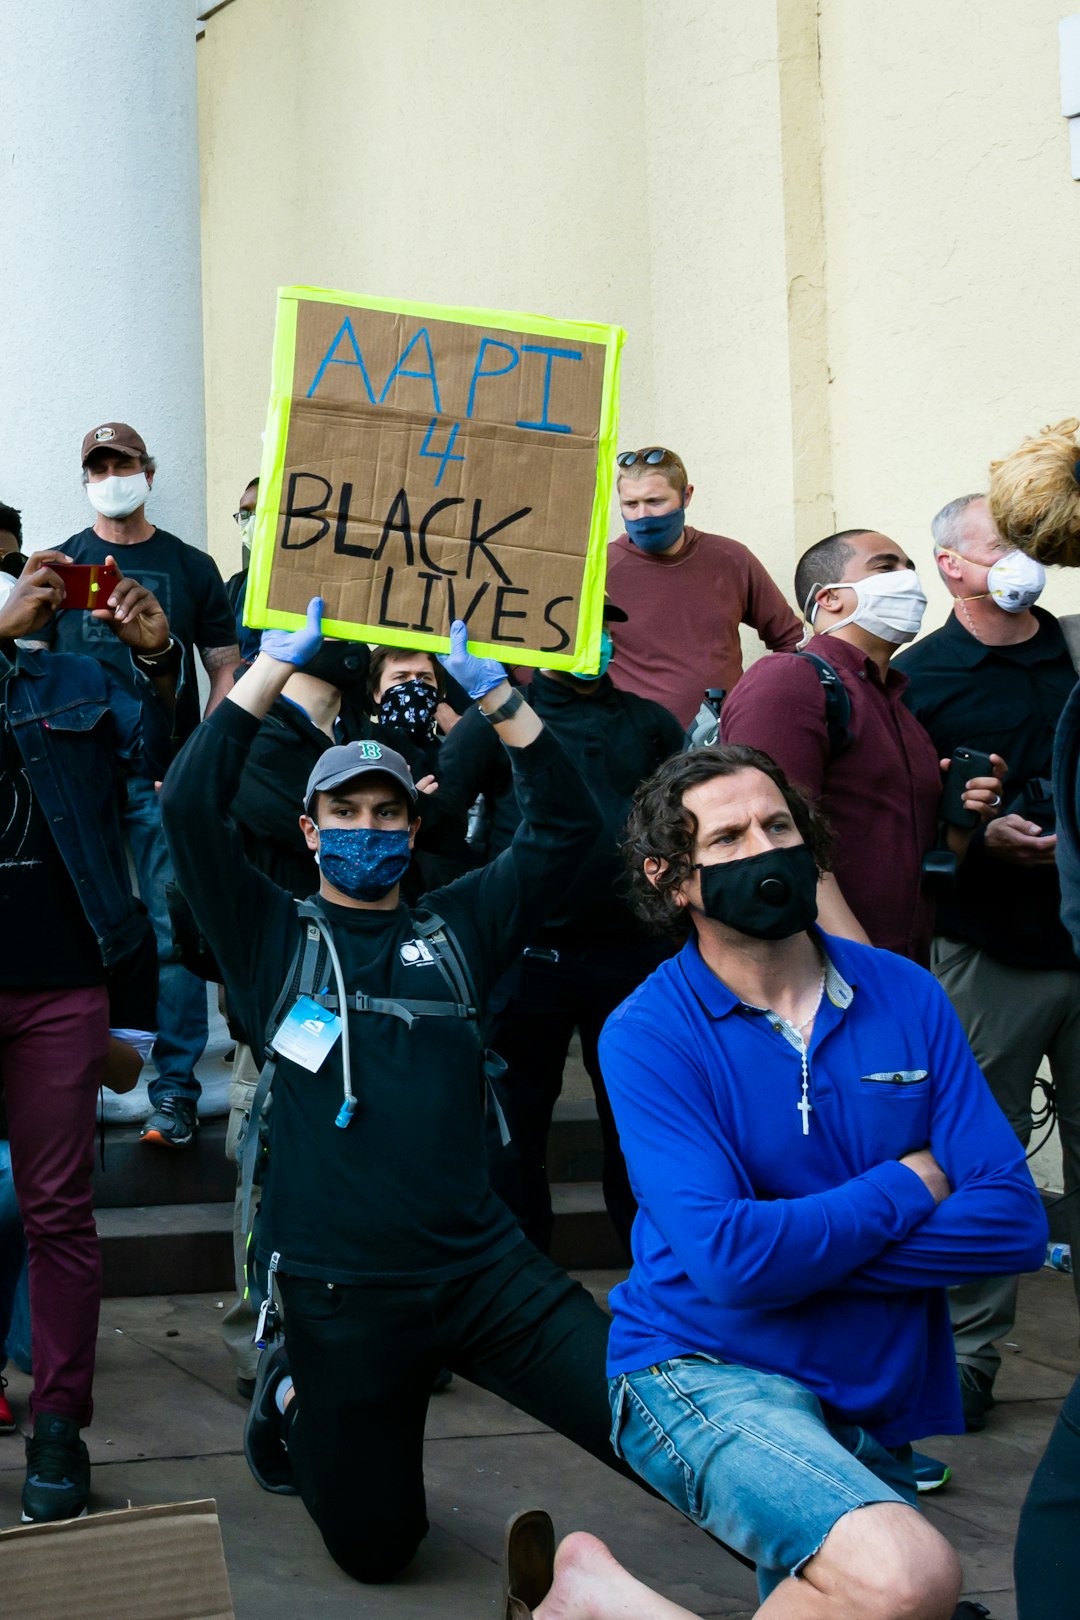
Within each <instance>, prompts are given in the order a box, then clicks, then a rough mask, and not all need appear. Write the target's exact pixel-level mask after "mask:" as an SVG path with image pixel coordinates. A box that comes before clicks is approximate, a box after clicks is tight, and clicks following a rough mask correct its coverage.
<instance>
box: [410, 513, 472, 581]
mask: <svg viewBox="0 0 1080 1620" xmlns="http://www.w3.org/2000/svg"><path fill="white" fill-rule="evenodd" d="M464 505H465V498H464V496H462V495H447V496H445V497H444V498H443V499H442V500H441V501H436V502H435V505H434V506H433V507H432V508H431V510H430V512H425V513H424V516H423V519H422V521H421V524H420V533H419V535H418V536H417V546H418V548H419V551H420V561H421V562H422V563H423V565H424V567H425V568H434V570H435V572H436V573H437V574H456V573H457V569H456V568H440V567H439V564H438V563H437V562H436V561H435V559H434V557H429V556H428V549H427V531H428V524H429V523H430V522H431V520H432V518H433V517H434V516H435V514H436V513H437V512H441V511H443V510H444V508H446V507H447V506H464Z"/></svg>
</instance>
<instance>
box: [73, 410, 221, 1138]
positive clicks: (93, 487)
mask: <svg viewBox="0 0 1080 1620" xmlns="http://www.w3.org/2000/svg"><path fill="white" fill-rule="evenodd" d="M81 459H82V479H83V485H84V487H85V490H86V497H87V500H88V501H89V503H90V505H91V506H92V507H93V509H94V513H95V516H94V522H93V524H92V526H91V527H90V528H88V529H83V530H82V531H81V532H80V533H79V534H74V535H72V536H71V537H70V538H69V539H67V540H65V541H64V542H63V544H62V545H61V546H60V548H59V549H60V550H61V551H63V552H66V554H67V557H68V559H69V560H70V561H71V562H74V563H79V564H82V565H84V566H85V565H87V564H90V565H93V566H96V567H101V566H102V565H103V564H104V563H105V560H106V558H107V557H108V556H109V555H110V554H112V555H113V556H115V557H119V558H121V559H122V561H123V567H124V571H125V572H126V573H129V574H131V575H133V576H134V578H135V579H137V580H138V581H139V582H140V583H141V584H143V585H145V586H146V587H147V589H148V590H151V591H153V593H154V595H155V596H156V597H157V599H158V600H159V601H160V603H161V605H162V609H163V611H164V613H165V614H166V616H167V618H168V621H169V625H170V628H171V631H172V635H173V637H174V638H175V641H176V645H177V646H178V647H179V649H180V652H181V656H182V659H183V664H182V668H183V679H182V681H181V682H180V685H179V688H178V693H177V707H176V717H175V728H176V736H177V741H178V742H183V741H184V739H185V738H186V737H188V736H190V734H191V733H192V731H194V729H195V727H196V726H197V725H198V724H199V693H198V677H197V671H196V667H195V652H196V649H197V650H198V653H199V657H200V659H201V661H202V664H203V667H204V669H205V670H206V672H207V675H208V676H209V678H210V700H209V704H208V708H209V709H212V708H213V707H214V705H215V704H216V703H218V702H220V701H221V699H222V698H223V697H224V696H225V694H226V692H227V691H228V690H229V688H230V686H231V685H232V672H233V670H234V669H235V667H236V665H237V663H238V662H239V659H240V650H239V647H238V646H237V643H236V627H235V624H234V622H233V614H232V609H231V608H230V606H229V601H228V597H227V596H226V595H225V587H224V585H223V584H222V581H221V575H220V574H219V573H218V570H217V565H216V564H215V563H214V561H213V559H212V558H211V557H209V556H207V554H206V552H205V551H202V550H200V549H199V548H198V547H197V546H192V545H188V544H187V543H186V542H185V541H183V540H180V539H178V538H177V536H176V535H174V534H168V533H166V531H165V530H164V529H159V528H156V527H155V525H154V524H153V523H152V522H151V521H150V520H149V519H148V518H147V515H146V503H147V501H148V500H149V499H150V498H151V495H152V492H153V487H154V479H155V476H156V471H157V469H156V463H155V461H154V458H153V456H151V455H150V454H149V452H148V450H147V448H146V443H145V440H144V439H143V437H142V435H141V434H140V433H137V432H136V431H135V429H134V428H133V427H130V426H129V425H128V424H127V423H126V422H102V423H100V424H99V425H98V426H97V427H93V428H91V429H90V431H89V432H88V433H87V434H86V436H85V437H84V439H83V441H82V458H81ZM45 634H46V638H47V639H49V640H50V641H51V643H52V645H53V647H54V648H55V649H56V650H57V651H58V652H78V653H86V654H87V655H88V656H89V657H91V658H96V659H98V660H99V661H100V662H101V663H104V664H108V665H110V666H111V668H112V671H113V673H114V674H115V675H116V676H117V677H118V678H119V679H120V680H121V681H127V680H128V679H129V675H128V670H127V667H126V664H125V662H124V660H123V658H122V657H121V656H119V655H118V653H117V650H116V646H115V642H114V640H113V638H112V636H111V635H110V634H109V632H108V630H106V629H104V628H103V627H102V625H101V624H99V623H98V622H97V621H96V620H95V619H94V617H93V615H92V614H86V613H81V612H71V611H63V612H60V613H58V614H57V617H56V620H55V622H54V624H53V625H51V626H50V627H49V628H48V630H47V631H46V632H45ZM124 831H125V833H126V835H127V838H128V842H129V844H130V846H131V853H132V858H133V860H134V863H135V872H136V875H137V877H138V881H139V894H140V895H141V897H142V900H143V904H144V905H145V906H146V908H147V910H148V911H149V913H150V916H151V919H152V921H153V924H154V933H155V934H156V936H157V944H158V959H159V963H160V985H161V988H160V995H159V1003H158V1031H159V1033H158V1038H157V1041H156V1043H155V1045H154V1063H155V1065H156V1067H157V1071H158V1072H157V1075H156V1076H155V1077H154V1079H153V1080H151V1081H150V1084H149V1087H148V1088H147V1089H148V1091H149V1094H150V1101H151V1104H152V1105H153V1112H152V1113H151V1114H150V1116H149V1118H148V1119H147V1120H146V1121H145V1123H144V1125H143V1128H142V1139H143V1141H145V1142H150V1143H154V1144H156V1145H159V1146H162V1147H171V1148H183V1147H186V1146H187V1145H188V1144H189V1143H190V1142H191V1141H192V1139H193V1137H194V1133H195V1128H196V1125H197V1114H196V1107H197V1103H198V1098H199V1091H200V1087H199V1082H198V1080H197V1079H196V1078H195V1065H196V1063H197V1062H198V1061H199V1059H200V1057H201V1056H202V1054H203V1048H204V1047H205V1045H206V1035H207V1018H206V985H205V984H204V983H203V982H202V980H201V979H197V978H196V977H195V976H194V974H191V973H189V972H188V970H187V968H185V967H183V966H182V965H181V963H180V961H179V960H178V957H177V950H176V945H175V942H174V940H173V932H172V924H171V922H170V920H169V910H168V906H167V904H166V900H165V890H166V885H167V884H168V883H170V882H171V881H172V878H173V871H172V866H171V864H170V861H169V852H168V847H167V845H166V843H165V835H164V833H163V832H162V830H161V812H160V807H159V804H158V797H157V794H156V793H155V791H154V786H153V783H142V782H136V783H134V784H133V785H132V789H131V791H130V792H129V794H128V801H127V806H126V809H125V812H124Z"/></svg>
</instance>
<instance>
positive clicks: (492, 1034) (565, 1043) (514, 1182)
mask: <svg viewBox="0 0 1080 1620" xmlns="http://www.w3.org/2000/svg"><path fill="white" fill-rule="evenodd" d="M665 954H666V951H665V949H664V947H663V946H656V945H652V944H649V943H645V944H641V945H631V946H599V947H596V948H586V949H581V950H566V949H562V948H560V950H559V952H558V960H552V956H551V955H543V954H533V953H531V952H530V953H529V954H527V955H523V956H521V957H520V958H519V959H518V961H517V962H515V963H514V965H513V967H512V968H510V969H509V971H508V972H507V973H506V974H504V976H503V978H502V979H501V980H500V981H499V983H498V984H497V985H496V987H495V990H494V992H493V993H492V996H491V998H490V1000H489V1004H488V1006H489V1013H488V1029H487V1042H488V1045H489V1046H491V1047H492V1048H493V1049H494V1050H495V1051H496V1052H497V1053H498V1054H499V1056H500V1057H501V1058H502V1059H503V1060H504V1061H505V1063H506V1064H507V1073H506V1074H505V1075H504V1077H503V1079H502V1080H501V1081H500V1082H499V1083H498V1085H497V1087H496V1089H497V1091H498V1095H499V1100H500V1102H501V1103H502V1107H503V1112H504V1113H505V1115H506V1122H507V1125H508V1126H509V1128H510V1138H511V1140H510V1145H509V1147H508V1148H505V1149H500V1147H499V1145H498V1141H497V1138H496V1139H495V1141H494V1142H493V1143H492V1148H491V1152H490V1154H489V1168H490V1173H491V1185H492V1187H493V1188H494V1190H495V1192H496V1193H498V1195H499V1197H500V1198H501V1199H502V1201H503V1203H504V1204H506V1205H508V1206H509V1208H510V1209H511V1210H512V1211H513V1213H514V1214H515V1215H516V1216H517V1218H518V1221H519V1223H520V1225H521V1229H522V1231H523V1232H524V1233H525V1235H526V1237H528V1238H529V1240H530V1241H531V1242H532V1243H535V1245H536V1247H537V1248H538V1249H540V1250H542V1251H543V1252H544V1253H545V1254H546V1253H547V1252H548V1250H549V1249H550V1247H551V1233H552V1228H553V1225H554V1219H553V1216H552V1213H551V1194H550V1191H549V1189H548V1180H547V1164H546V1161H547V1140H548V1132H549V1130H550V1129H551V1116H552V1113H553V1111H554V1108H555V1104H556V1102H557V1101H558V1097H559V1093H560V1091H561V1090H562V1078H563V1069H564V1067H565V1065H566V1055H567V1052H568V1051H569V1049H570V1042H571V1040H572V1038H573V1034H574V1030H575V1029H577V1030H578V1031H580V1034H581V1051H582V1056H583V1058H584V1061H585V1068H586V1071H587V1072H588V1076H589V1079H590V1080H591V1081H592V1088H593V1093H594V1095H595V1097H596V1111H597V1114H598V1115H599V1119H600V1131H601V1135H602V1137H603V1145H604V1172H603V1174H604V1203H605V1204H606V1205H607V1210H608V1214H609V1215H610V1216H611V1219H612V1222H613V1223H614V1226H615V1230H616V1231H617V1232H618V1234H619V1238H620V1240H621V1242H622V1245H623V1247H624V1249H625V1250H626V1253H627V1256H628V1257H629V1254H630V1228H631V1226H632V1225H633V1224H634V1216H635V1215H636V1214H637V1204H636V1202H635V1200H634V1195H633V1193H632V1192H631V1190H630V1181H629V1178H628V1176H627V1174H626V1163H625V1160H624V1159H623V1155H622V1149H621V1148H620V1146H619V1133H618V1131H617V1129H616V1127H615V1119H614V1116H613V1115H612V1112H611V1104H610V1103H609V1102H608V1096H607V1091H606V1089H605V1087H604V1078H603V1075H602V1074H601V1072H600V1059H599V1057H598V1055H597V1050H596V1048H597V1042H598V1041H599V1039H600V1031H601V1030H602V1029H603V1027H604V1022H605V1020H606V1019H607V1017H608V1015H609V1014H610V1013H612V1012H614V1010H615V1008H616V1007H617V1006H618V1005H619V1003H620V1002H622V1001H625V1000H626V998H627V996H628V995H630V993H631V992H632V991H634V990H636V989H637V987H638V985H639V984H640V983H641V981H642V980H643V979H644V978H646V977H647V976H648V975H649V974H650V973H651V972H652V971H653V969H654V968H655V967H656V966H657V965H658V964H659V963H660V962H661V961H662V960H663V958H664V956H665ZM491 1140H492V1139H491V1136H490V1134H489V1142H491Z"/></svg>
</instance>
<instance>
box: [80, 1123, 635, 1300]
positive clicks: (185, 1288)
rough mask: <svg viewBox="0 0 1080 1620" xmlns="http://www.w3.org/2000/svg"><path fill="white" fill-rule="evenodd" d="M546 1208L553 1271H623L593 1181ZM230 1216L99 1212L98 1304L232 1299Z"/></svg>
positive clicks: (197, 1208) (571, 1187)
mask: <svg viewBox="0 0 1080 1620" xmlns="http://www.w3.org/2000/svg"><path fill="white" fill-rule="evenodd" d="M145 1151H147V1152H149V1151H150V1150H149V1149H146V1150H145ZM551 1201H552V1206H553V1208H554V1211H555V1232H554V1236H553V1239H552V1250H551V1253H552V1259H554V1260H555V1261H557V1262H558V1264H559V1265H561V1266H566V1268H567V1269H568V1270H573V1271H583V1270H588V1271H593V1270H605V1269H611V1268H617V1267H621V1266H625V1265H626V1256H625V1255H624V1254H623V1252H622V1247H621V1245H620V1243H619V1240H618V1237H617V1236H616V1234H615V1228H614V1227H613V1226H612V1224H611V1220H610V1218H609V1216H608V1212H607V1210H606V1209H605V1208H604V1197H603V1192H602V1189H601V1186H600V1183H599V1182H598V1181H590V1182H572V1183H564V1184H563V1185H556V1186H554V1187H552V1189H551ZM232 1216H233V1204H232V1199H231V1198H230V1199H228V1200H223V1201H217V1202H205V1203H193V1202H187V1203H176V1204H140V1205H127V1206H124V1207H121V1208H113V1209H99V1210H98V1211H97V1227H98V1234H99V1236H100V1239H101V1259H102V1270H103V1292H104V1294H105V1297H106V1298H107V1299H117V1298H120V1297H124V1298H128V1297H131V1296H132V1295H141V1294H201V1293H207V1292H210V1291H211V1290H218V1291H220V1292H221V1294H222V1295H223V1297H224V1296H228V1297H230V1298H231V1293H232V1277H233V1264H232Z"/></svg>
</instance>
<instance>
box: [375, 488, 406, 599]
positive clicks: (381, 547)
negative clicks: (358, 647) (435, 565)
mask: <svg viewBox="0 0 1080 1620" xmlns="http://www.w3.org/2000/svg"><path fill="white" fill-rule="evenodd" d="M399 510H400V512H401V517H400V519H399V520H397V521H395V516H396V514H397V512H398V511H399ZM392 534H400V536H401V538H402V540H403V541H404V542H405V565H406V567H408V568H412V567H413V538H412V523H411V521H410V518H409V497H408V496H407V495H406V493H405V491H404V490H403V489H399V490H398V492H397V494H396V495H395V496H394V500H393V504H392V506H391V507H390V510H389V512H387V514H386V522H385V523H384V524H383V530H382V534H381V536H380V537H379V543H378V545H377V546H376V547H375V550H374V551H373V552H372V553H371V555H372V556H373V557H374V558H375V561H376V562H378V561H379V559H380V557H381V556H382V554H383V552H384V551H385V550H386V542H387V541H388V540H389V538H390V536H391V535H392ZM379 622H380V624H381V623H382V620H380V621H379Z"/></svg>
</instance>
